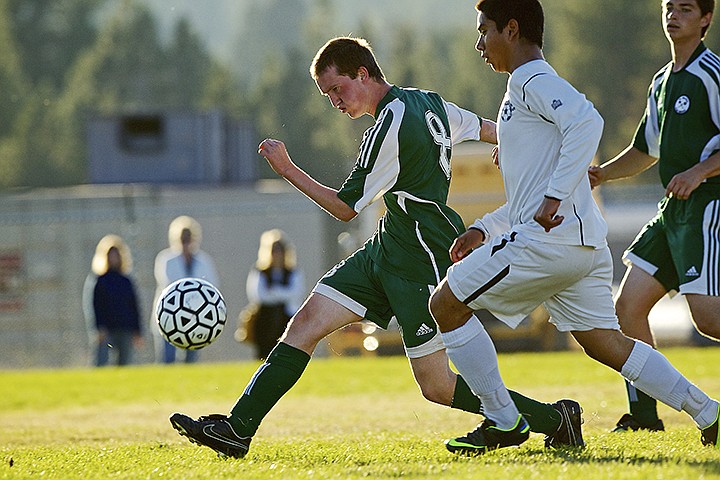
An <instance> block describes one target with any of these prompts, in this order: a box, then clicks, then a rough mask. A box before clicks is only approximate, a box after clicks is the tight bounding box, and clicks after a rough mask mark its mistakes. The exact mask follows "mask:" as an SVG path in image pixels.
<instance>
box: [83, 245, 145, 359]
mask: <svg viewBox="0 0 720 480" xmlns="http://www.w3.org/2000/svg"><path fill="white" fill-rule="evenodd" d="M131 269H132V257H131V255H130V250H129V248H128V246H127V244H126V243H125V242H124V241H123V239H122V238H120V237H119V236H117V235H106V236H105V237H103V238H102V239H101V240H100V242H99V243H98V245H97V248H96V250H95V257H94V258H93V262H92V271H93V274H95V275H96V276H97V277H96V280H95V286H94V288H93V293H92V311H93V314H94V328H95V331H96V336H95V338H96V354H95V365H96V366H98V367H102V366H105V365H107V364H108V363H109V360H110V352H111V351H114V352H117V364H118V365H128V364H130V363H132V357H133V352H134V349H135V348H136V347H140V346H141V345H142V332H141V329H140V312H139V308H138V297H137V294H136V292H135V285H134V284H133V281H132V279H131V278H130V277H129V276H128V274H129V273H130V271H131Z"/></svg>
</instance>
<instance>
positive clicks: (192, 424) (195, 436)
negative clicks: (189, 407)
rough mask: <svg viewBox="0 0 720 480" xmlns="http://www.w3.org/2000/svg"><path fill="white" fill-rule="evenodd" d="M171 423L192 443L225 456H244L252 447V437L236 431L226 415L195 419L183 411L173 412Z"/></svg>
mask: <svg viewBox="0 0 720 480" xmlns="http://www.w3.org/2000/svg"><path fill="white" fill-rule="evenodd" d="M170 423H171V424H172V426H173V428H174V429H175V430H177V431H178V433H180V435H182V436H184V437H187V438H188V439H189V440H190V441H191V442H192V443H195V444H197V445H204V446H206V447H210V448H212V449H213V450H215V451H216V452H217V453H218V454H219V455H221V456H224V457H233V458H243V457H244V456H245V455H246V454H247V452H248V449H249V448H250V441H251V440H252V437H241V436H240V435H238V434H237V433H235V430H234V429H233V427H232V425H230V422H228V419H227V417H226V416H225V415H220V414H213V415H207V416H202V417H200V418H198V419H197V420H193V419H192V418H190V417H188V416H187V415H183V414H182V413H173V414H172V415H171V416H170Z"/></svg>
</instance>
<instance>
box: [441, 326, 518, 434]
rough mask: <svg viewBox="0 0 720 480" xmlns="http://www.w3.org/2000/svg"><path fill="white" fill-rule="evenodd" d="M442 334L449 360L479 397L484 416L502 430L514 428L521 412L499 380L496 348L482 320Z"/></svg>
mask: <svg viewBox="0 0 720 480" xmlns="http://www.w3.org/2000/svg"><path fill="white" fill-rule="evenodd" d="M441 335H442V339H443V343H445V348H446V349H447V355H448V357H449V358H450V360H451V361H452V362H453V364H454V365H455V367H456V368H457V369H458V371H459V372H460V375H462V377H463V378H464V379H465V382H467V384H468V386H469V387H470V390H472V392H473V393H474V394H475V395H476V396H478V397H480V401H481V402H482V405H483V414H484V415H485V417H487V418H488V419H490V420H492V421H494V422H495V424H496V425H497V427H498V428H500V429H502V430H510V429H512V428H513V427H515V424H516V423H517V419H518V416H519V415H520V412H519V411H518V409H517V407H516V406H515V403H513V401H512V399H511V398H510V392H508V391H507V388H505V384H504V383H503V381H502V378H501V377H500V370H499V368H498V362H497V352H496V351H495V345H493V343H492V340H491V339H490V336H489V335H488V333H487V332H486V331H485V328H484V327H483V326H482V324H481V323H480V321H479V320H478V319H477V318H475V317H471V318H470V320H468V321H467V322H466V323H465V325H463V326H461V327H459V328H456V329H455V330H452V331H450V332H446V333H443V334H441Z"/></svg>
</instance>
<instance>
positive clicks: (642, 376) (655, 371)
mask: <svg viewBox="0 0 720 480" xmlns="http://www.w3.org/2000/svg"><path fill="white" fill-rule="evenodd" d="M621 373H622V375H623V376H624V377H625V378H626V379H628V380H629V381H630V382H632V383H633V384H634V385H635V387H637V388H638V389H639V390H642V391H643V392H645V393H647V394H648V395H650V396H651V397H653V398H655V399H656V400H660V401H661V402H663V403H665V404H666V405H669V406H670V407H672V408H674V409H675V410H677V411H681V410H682V411H684V412H687V413H688V414H689V415H690V416H691V417H692V418H693V420H695V423H696V424H697V426H698V427H699V428H701V429H703V428H707V427H709V426H710V425H712V424H713V422H715V420H716V418H717V414H718V402H717V401H715V400H713V399H711V398H710V397H708V396H707V395H706V394H705V392H703V391H702V390H700V389H699V388H697V387H696V386H695V385H693V384H692V383H690V381H689V380H688V379H687V378H685V377H684V376H683V375H682V374H681V373H680V372H679V371H678V370H677V369H676V368H675V367H673V366H672V364H671V363H670V362H669V361H668V360H667V358H665V356H663V354H661V353H660V352H658V351H657V350H655V349H653V348H652V347H651V346H650V345H648V344H647V343H643V342H640V341H637V340H636V341H635V346H634V347H633V350H632V352H630V356H629V357H628V359H627V360H626V361H625V365H623V367H622V370H621Z"/></svg>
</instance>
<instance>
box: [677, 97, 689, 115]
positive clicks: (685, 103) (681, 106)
mask: <svg viewBox="0 0 720 480" xmlns="http://www.w3.org/2000/svg"><path fill="white" fill-rule="evenodd" d="M688 110H690V98H688V96H687V95H682V96H681V97H679V98H678V99H677V100H675V112H676V113H677V114H679V115H682V114H683V113H685V112H687V111H688Z"/></svg>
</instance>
